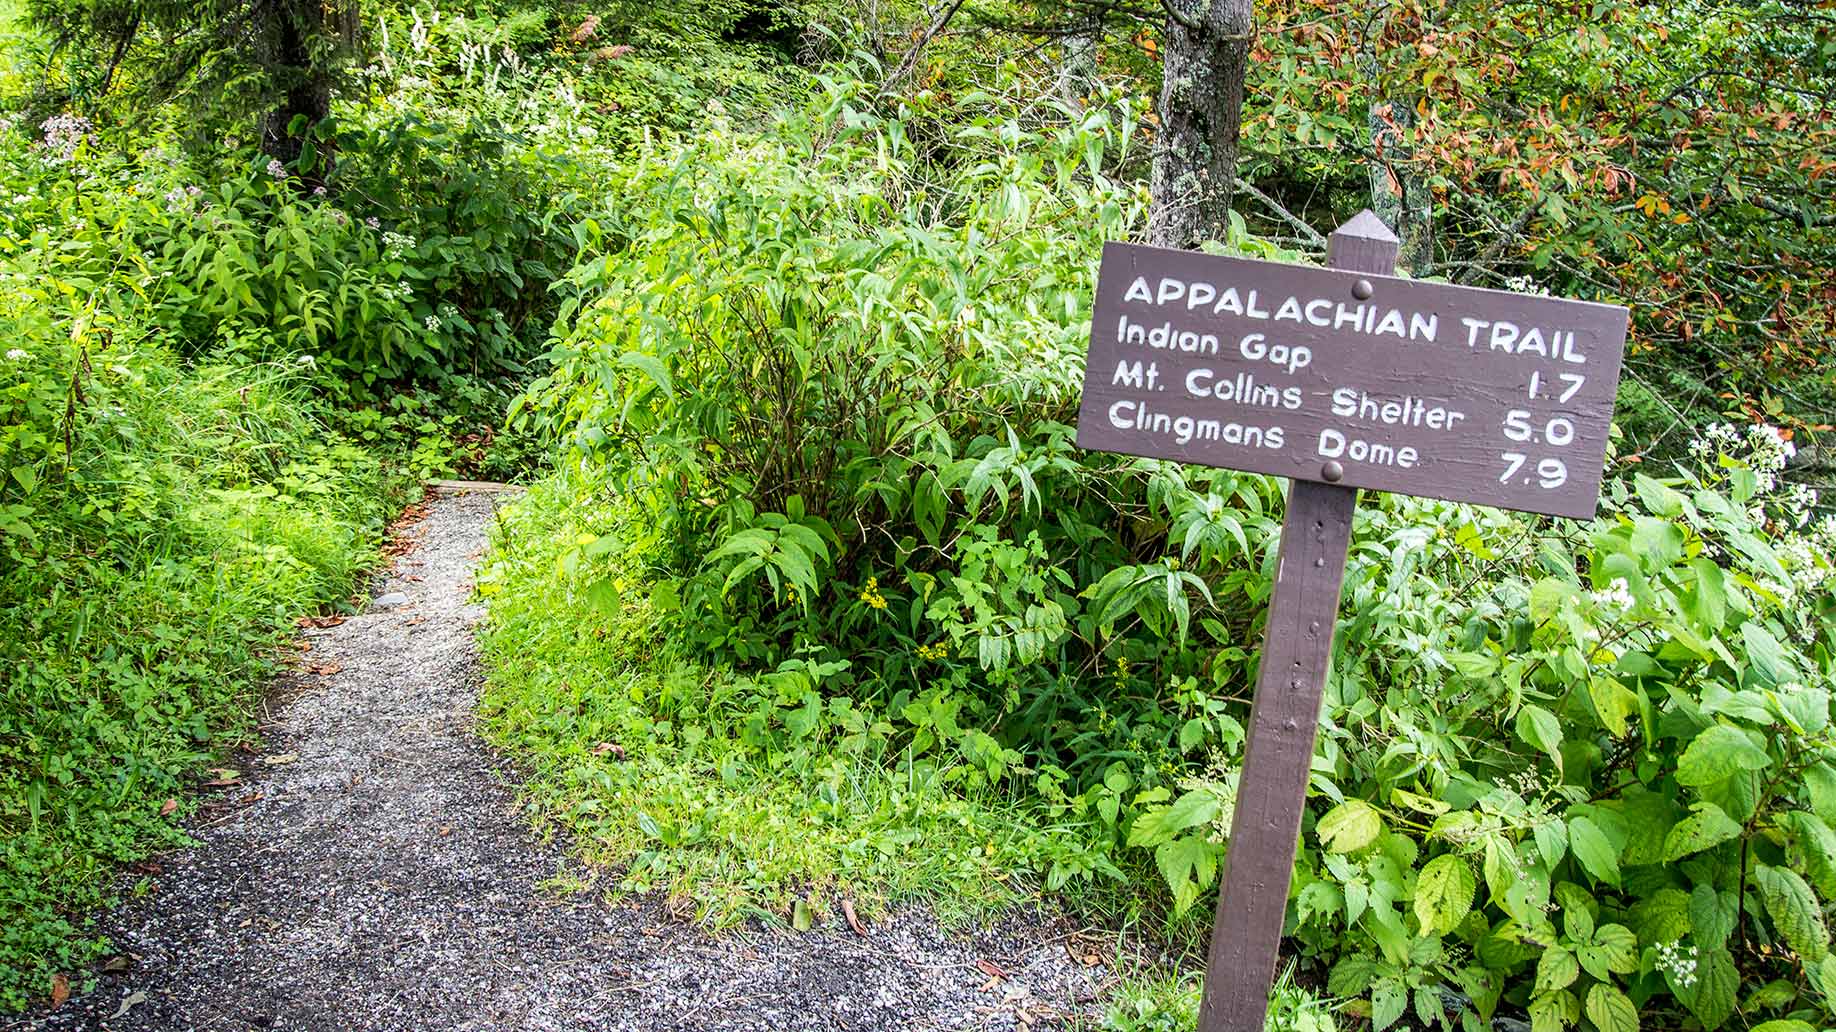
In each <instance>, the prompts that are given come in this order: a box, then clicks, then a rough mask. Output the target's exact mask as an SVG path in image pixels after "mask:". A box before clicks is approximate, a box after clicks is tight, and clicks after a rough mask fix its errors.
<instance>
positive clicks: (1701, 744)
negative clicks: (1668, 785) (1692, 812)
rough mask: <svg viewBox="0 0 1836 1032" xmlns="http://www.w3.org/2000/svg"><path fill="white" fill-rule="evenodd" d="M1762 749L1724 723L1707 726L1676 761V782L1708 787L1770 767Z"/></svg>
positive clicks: (1736, 729) (1737, 729)
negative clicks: (1743, 773) (1751, 771)
mask: <svg viewBox="0 0 1836 1032" xmlns="http://www.w3.org/2000/svg"><path fill="white" fill-rule="evenodd" d="M1771 763H1772V758H1771V757H1769V756H1767V755H1766V750H1764V749H1761V748H1760V747H1759V746H1757V745H1754V744H1753V741H1752V740H1751V739H1749V738H1748V737H1747V734H1746V732H1744V731H1742V730H1740V729H1739V728H1737V727H1731V726H1729V725H1727V724H1711V725H1709V727H1707V728H1705V729H1704V730H1703V731H1702V733H1701V734H1699V735H1697V736H1696V737H1695V738H1693V739H1691V740H1690V743H1689V748H1687V749H1684V750H1683V756H1682V757H1681V758H1680V759H1678V760H1677V781H1678V782H1679V783H1681V784H1685V785H1708V784H1712V783H1714V782H1717V781H1721V780H1723V779H1725V778H1728V777H1731V776H1732V775H1735V774H1738V773H1740V772H1742V771H1748V770H1762V769H1764V768H1765V767H1767V766H1769V765H1771Z"/></svg>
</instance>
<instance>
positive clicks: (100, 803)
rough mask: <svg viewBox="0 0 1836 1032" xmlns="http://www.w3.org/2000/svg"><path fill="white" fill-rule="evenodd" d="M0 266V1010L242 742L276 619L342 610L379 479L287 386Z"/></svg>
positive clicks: (51, 264) (279, 378) (54, 269)
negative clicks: (184, 355)
mask: <svg viewBox="0 0 1836 1032" xmlns="http://www.w3.org/2000/svg"><path fill="white" fill-rule="evenodd" d="M71 250H72V249H65V250H62V251H61V252H60V249H58V248H47V249H46V250H45V254H47V255H48V256H49V258H48V260H47V264H46V265H43V266H37V267H34V266H31V265H22V264H18V263H11V264H7V265H4V266H0V338H4V339H5V341H6V350H5V352H4V355H3V356H0V1007H9V1008H10V1007H15V1006H18V1005H21V1004H23V1003H24V1002H25V1001H26V999H27V998H28V997H30V996H34V995H40V994H44V993H47V992H49V990H50V978H51V974H52V973H53V972H57V971H64V972H68V971H72V970H75V969H77V968H78V967H79V966H80V965H81V964H82V963H84V962H85V961H86V960H88V959H89V957H90V956H91V955H92V954H93V953H94V952H95V951H97V950H99V949H101V948H103V946H104V944H103V943H100V942H99V941H97V940H96V939H95V938H94V936H93V934H92V933H90V932H89V931H87V927H88V917H87V916H86V913H87V911H89V910H91V909H92V908H94V907H95V906H96V905H97V904H98V903H100V902H101V901H102V900H103V899H105V898H106V897H107V896H108V895H109V893H110V889H111V883H112V882H113V881H114V879H115V871H114V865H115V864H117V863H119V862H122V861H126V860H132V859H134V858H137V857H139V856H143V855H145V854H146V852H147V851H148V850H150V849H152V848H155V847H157V846H159V845H168V844H175V843H177V842H178V841H179V840H180V838H181V836H180V834H179V832H178V830H177V828H176V826H175V824H174V823H173V821H174V820H175V818H174V817H173V816H171V815H170V814H169V813H168V812H166V811H165V809H164V808H163V807H162V803H163V802H164V801H165V800H166V799H168V798H179V797H182V796H183V794H184V793H183V788H184V786H185V785H186V783H187V782H188V780H189V778H190V774H191V772H192V771H194V770H195V769H196V768H198V767H199V766H201V765H202V764H203V763H204V762H205V761H207V760H208V759H210V758H211V757H213V756H216V755H217V754H219V753H220V752H221V751H222V750H223V749H224V748H225V747H226V746H227V745H228V744H229V743H231V742H234V741H238V740H242V739H243V738H246V736H248V735H249V734H251V733H252V729H251V728H250V726H249V720H248V716H247V714H248V712H249V706H248V703H249V695H250V694H251V692H252V691H253V687H252V686H253V685H254V684H256V683H258V682H257V678H258V676H259V674H260V673H261V672H262V671H263V670H265V669H266V668H267V666H268V662H269V661H268V660H267V659H265V658H263V657H264V655H266V654H267V653H268V649H269V647H270V646H271V645H273V644H276V643H277V642H278V641H279V637H280V632H281V631H283V630H284V629H286V628H287V627H288V623H289V621H290V620H291V618H292V616H293V615H295V614H298V613H301V612H304V611H309V610H311V609H313V608H315V607H317V606H319V605H321V604H323V603H325V602H327V601H330V600H334V599H339V598H342V597H344V596H346V595H347V594H348V593H349V592H350V590H351V589H352V587H353V584H354V582H355V579H356V575H357V572H358V571H359V569H361V568H362V566H363V565H364V564H366V563H368V562H369V561H371V560H372V559H373V557H374V556H375V547H376V544H377V542H378V539H379V536H380V531H381V528H382V523H383V518H384V514H385V512H386V498H385V486H386V481H385V478H384V475H383V472H382V469H381V466H380V464H379V463H378V461H377V460H376V459H374V458H373V457H371V456H369V455H367V454H365V453H363V452H361V451H359V450H358V449H356V448H355V447H353V446H351V445H349V444H346V443H343V442H341V441H339V440H338V439H336V438H335V437H330V436H329V435H327V433H326V432H325V430H324V428H323V426H322V425H320V424H319V423H318V422H317V421H316V420H314V419H312V418H311V417H310V416H308V415H307V414H306V412H305V407H304V405H303V403H302V395H303V393H304V391H303V389H302V385H301V382H300V377H299V373H298V372H297V367H293V366H291V365H276V364H259V365H246V364H245V365H236V366H222V365H214V366H203V367H195V368H193V367H187V366H185V365H184V364H182V363H181V362H180V361H179V360H178V358H177V357H176V356H175V355H174V354H173V353H172V352H171V350H170V349H168V348H166V347H165V346H163V345H162V344H161V343H160V342H159V340H158V338H157V336H154V335H150V334H148V333H147V332H146V331H145V330H144V329H143V328H142V327H141V326H139V325H136V324H134V323H132V322H123V321H121V320H118V319H116V318H115V317H114V315H113V314H112V313H111V312H109V311H108V308H107V306H106V305H105V304H103V303H102V302H101V300H100V297H101V295H100V294H98V293H91V291H92V290H96V289H97V287H96V285H95V284H92V283H87V282H84V281H83V280H81V279H80V278H68V279H67V278H64V277H63V276H62V275H61V273H62V271H63V270H62V269H61V268H60V265H61V263H60V262H59V258H60V255H61V254H69V253H71Z"/></svg>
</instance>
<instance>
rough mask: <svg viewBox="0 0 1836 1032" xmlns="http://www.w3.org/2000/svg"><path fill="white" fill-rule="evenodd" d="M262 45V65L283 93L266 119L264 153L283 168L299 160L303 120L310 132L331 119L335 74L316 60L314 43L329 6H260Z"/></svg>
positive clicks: (317, 1)
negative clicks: (297, 126) (297, 128)
mask: <svg viewBox="0 0 1836 1032" xmlns="http://www.w3.org/2000/svg"><path fill="white" fill-rule="evenodd" d="M256 10H257V15H256V17H257V19H258V20H259V21H258V26H259V32H260V37H261V39H262V41H263V47H262V49H263V51H264V53H263V54H262V55H261V58H262V60H261V63H262V64H263V65H265V66H266V69H267V72H268V74H269V76H270V77H271V80H272V81H273V82H274V83H275V85H276V86H277V87H279V89H280V97H279V99H278V100H277V101H276V103H275V106H274V107H273V108H272V109H271V110H269V111H268V112H266V113H265V114H263V115H262V119H261V149H262V152H263V153H265V154H267V155H268V156H269V157H271V158H274V159H276V160H277V161H280V162H283V163H292V162H294V161H297V160H299V157H300V153H301V151H302V149H303V148H304V144H305V138H304V136H303V135H302V134H300V133H296V132H294V131H293V123H294V120H295V119H296V118H299V117H301V116H304V118H305V123H304V124H305V127H306V128H307V129H310V128H311V127H312V126H314V125H317V124H318V123H319V122H321V121H323V120H324V119H325V118H326V117H327V116H329V115H330V114H331V74H330V70H329V69H328V68H327V67H326V65H325V62H323V61H318V60H314V59H313V53H312V48H313V44H314V40H315V38H317V37H320V36H322V35H323V34H324V33H325V30H326V28H327V26H326V24H325V11H326V8H325V5H324V3H323V2H322V0H267V2H265V3H258V4H257V8H256Z"/></svg>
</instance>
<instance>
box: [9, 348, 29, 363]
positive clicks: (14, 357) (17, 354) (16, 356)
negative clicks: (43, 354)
mask: <svg viewBox="0 0 1836 1032" xmlns="http://www.w3.org/2000/svg"><path fill="white" fill-rule="evenodd" d="M30 357H32V355H31V352H28V351H27V350H26V349H24V348H8V349H7V352H6V360H7V361H8V362H23V361H25V360H26V359H28V358H30Z"/></svg>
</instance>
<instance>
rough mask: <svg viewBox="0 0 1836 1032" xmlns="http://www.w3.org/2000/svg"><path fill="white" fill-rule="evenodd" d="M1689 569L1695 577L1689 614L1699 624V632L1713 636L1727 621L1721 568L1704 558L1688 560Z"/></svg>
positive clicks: (1724, 580) (1726, 591)
mask: <svg viewBox="0 0 1836 1032" xmlns="http://www.w3.org/2000/svg"><path fill="white" fill-rule="evenodd" d="M1689 568H1690V570H1691V571H1692V572H1694V573H1695V575H1696V590H1695V594H1694V597H1693V598H1692V599H1691V603H1692V604H1691V613H1692V615H1693V616H1695V618H1696V620H1697V622H1698V623H1699V624H1701V630H1702V631H1704V632H1706V633H1708V634H1713V633H1715V632H1717V631H1719V630H1721V628H1722V627H1723V625H1725V624H1726V623H1727V620H1728V586H1727V581H1726V579H1725V578H1724V576H1723V575H1722V572H1721V567H1719V566H1716V565H1715V564H1714V562H1712V561H1711V560H1709V559H1705V558H1696V559H1692V560H1690V564H1689Z"/></svg>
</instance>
